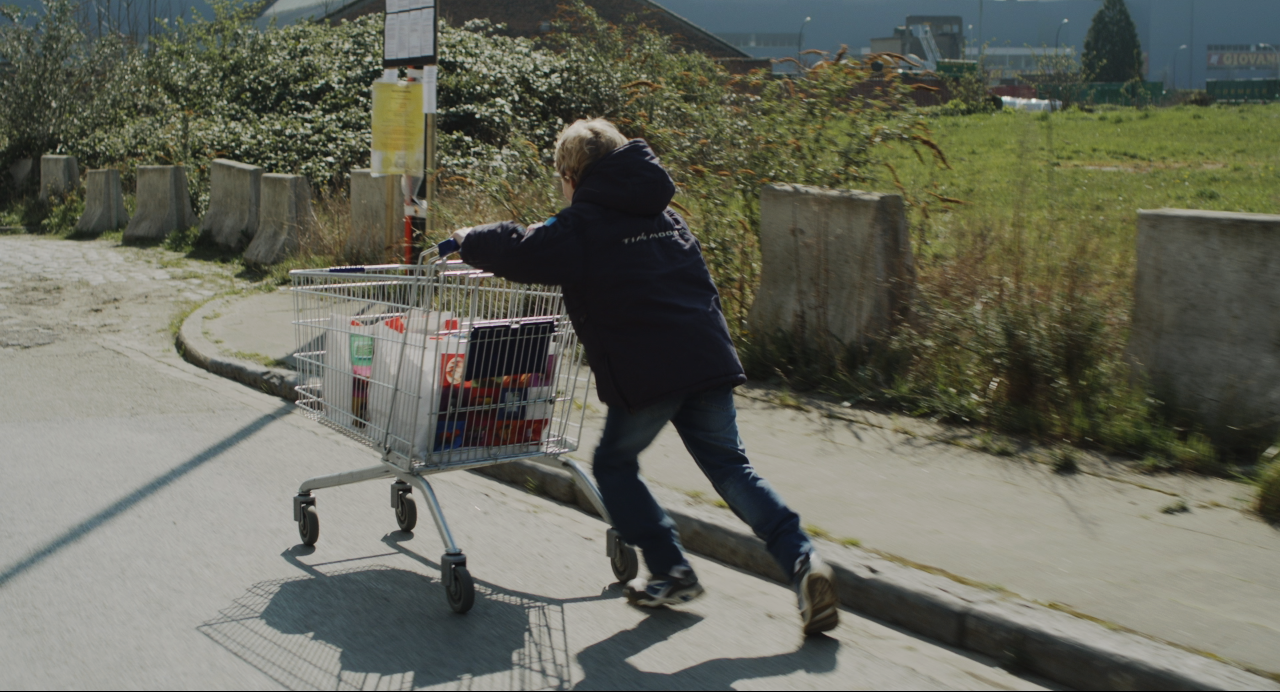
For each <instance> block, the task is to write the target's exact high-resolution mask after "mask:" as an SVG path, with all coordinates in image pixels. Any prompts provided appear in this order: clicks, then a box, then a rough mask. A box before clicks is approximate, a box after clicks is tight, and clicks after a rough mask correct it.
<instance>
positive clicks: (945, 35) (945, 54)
mask: <svg viewBox="0 0 1280 692" xmlns="http://www.w3.org/2000/svg"><path fill="white" fill-rule="evenodd" d="M922 25H923V26H928V27H929V29H930V31H931V32H932V33H933V40H934V42H935V43H937V44H938V52H939V53H940V54H941V57H942V59H943V60H961V59H963V58H962V57H961V56H963V55H964V48H965V46H964V19H963V18H961V17H959V16H952V15H948V16H929V15H912V16H910V17H907V23H906V24H904V25H902V26H899V27H896V28H895V29H894V30H893V35H892V36H887V37H885V38H873V39H871V52H872V53H897V54H898V55H920V56H923V55H924V54H925V48H924V45H923V44H922V43H921V40H920V38H919V37H918V36H916V35H914V34H913V33H912V32H911V27H913V26H922Z"/></svg>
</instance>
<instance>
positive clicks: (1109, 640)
mask: <svg viewBox="0 0 1280 692" xmlns="http://www.w3.org/2000/svg"><path fill="white" fill-rule="evenodd" d="M228 300H229V299H225V298H224V299H220V300H214V301H211V302H209V303H207V304H205V305H204V306H203V307H201V308H200V309H198V310H196V311H195V312H193V313H192V314H191V315H190V316H188V317H187V318H186V320H185V321H184V322H183V324H182V328H181V329H180V330H179V331H178V334H177V335H176V338H175V341H176V345H177V348H178V350H179V352H180V353H181V354H182V356H183V358H184V359H185V360H187V362H189V363H191V364H193V365H195V366H197V367H200V368H203V369H205V370H208V371H209V372H212V373H214V374H217V375H221V376H223V377H226V378H228V379H232V380H235V381H237V382H241V383H243V384H246V385H248V386H250V387H253V388H255V389H259V390H261V391H264V392H267V393H269V394H274V395H276V396H279V397H282V398H285V399H288V400H290V401H293V400H296V398H297V394H296V392H294V390H293V384H294V373H292V372H291V371H288V370H279V369H276V368H268V367H264V366H261V365H258V364H255V363H250V362H248V361H243V360H239V359H236V358H230V357H227V356H221V355H219V354H218V349H217V347H216V346H215V345H214V344H213V343H211V342H210V341H209V340H208V339H207V338H206V337H205V336H204V333H203V329H202V325H203V323H204V320H205V318H206V316H209V315H212V314H213V313H214V312H215V311H216V310H217V308H218V307H219V306H220V305H223V304H225V303H226V302H227V301H228ZM477 473H480V474H483V475H486V476H489V477H491V478H494V479H496V480H500V481H504V482H507V483H511V484H513V485H516V486H519V487H523V488H525V489H527V490H529V491H531V492H533V493H535V494H538V495H542V496H544V497H547V498H550V499H553V500H557V501H559V502H563V503H566V504H571V505H575V506H577V507H579V508H581V509H582V510H584V511H586V512H588V513H590V514H593V515H594V514H595V509H594V508H593V507H592V506H591V503H590V502H589V501H588V500H587V498H586V497H585V496H584V495H583V494H582V492H581V491H580V490H578V488H577V485H576V484H575V483H574V482H573V479H572V477H571V476H570V475H569V473H568V472H567V471H562V470H560V469H558V468H554V467H551V466H548V465H545V464H540V463H535V462H530V461H515V462H510V463H506V464H500V465H497V466H488V467H484V468H481V469H479V470H478V471H477ZM654 491H655V494H656V495H658V499H659V501H660V502H662V503H663V505H664V506H666V507H667V509H668V512H669V513H670V514H671V517H672V518H673V519H674V520H675V522H676V524H677V526H678V527H679V531H680V539H681V541H682V542H683V543H684V545H685V547H686V548H688V549H689V550H691V551H693V552H695V553H698V554H700V555H704V556H706V557H709V558H712V559H714V560H718V561H720V562H723V563H725V564H728V565H731V566H733V567H736V568H738V569H742V570H745V571H747V572H751V573H753V574H756V575H759V576H761V577H764V578H766V579H771V580H773V581H777V582H783V583H785V581H786V579H785V578H784V575H783V574H782V572H781V571H780V570H779V569H778V566H777V565H776V564H774V562H773V558H772V557H771V556H770V555H769V553H768V551H766V550H765V547H764V543H763V542H762V541H761V540H760V539H758V538H756V537H755V536H753V535H751V534H749V533H747V532H746V531H744V530H743V528H744V527H743V526H742V525H741V524H740V523H739V522H736V521H734V520H733V519H732V518H731V517H730V516H728V515H727V514H726V513H723V512H717V511H714V510H712V509H711V508H709V507H708V508H705V509H704V508H701V507H697V506H690V505H689V499H688V498H687V497H684V496H682V495H680V494H678V493H676V492H675V491H671V490H666V489H663V488H654ZM822 555H823V557H824V558H825V559H826V561H827V562H828V563H829V564H831V566H832V568H833V569H834V570H835V572H836V577H837V580H838V581H839V593H840V601H841V603H842V604H843V605H844V606H845V607H847V608H849V609H851V610H854V611H856V612H859V613H862V614H865V615H868V616H871V617H874V618H876V619H878V620H882V621H884V622H888V623H891V624H894V625H898V626H900V627H902V628H903V629H906V630H909V631H911V632H914V633H916V634H920V635H922V636H925V637H929V638H931V639H934V640H936V641H939V642H942V643H944V644H947V645H950V646H954V647H957V648H961V649H967V650H969V651H974V652H977V653H980V654H983V655H986V656H990V657H992V658H994V659H995V660H997V661H999V662H1000V663H1001V664H1002V665H1005V666H1007V667H1010V668H1016V669H1019V670H1024V671H1027V672H1029V673H1033V674H1036V675H1040V676H1043V677H1045V678H1048V679H1050V680H1053V681H1055V682H1058V683H1062V684H1064V685H1068V686H1070V687H1074V688H1079V689H1097V690H1280V683H1277V682H1276V681H1274V680H1271V679H1269V678H1266V677H1262V676H1259V675H1255V674H1253V673H1250V672H1248V671H1245V670H1242V669H1240V668H1237V667H1235V666H1233V665H1230V664H1227V663H1224V662H1221V661H1217V660H1214V659H1212V658H1208V657H1206V656H1201V655H1197V654H1195V653H1191V652H1188V651H1185V650H1183V649H1180V648H1178V647H1175V646H1171V645H1169V644H1165V643H1163V642H1160V641H1156V640H1153V639H1149V638H1147V637H1144V636H1141V635H1137V634H1133V633H1129V632H1124V631H1117V630H1114V629H1110V628H1108V627H1105V626H1103V625H1101V624H1098V623H1096V622H1092V621H1090V620H1086V619H1083V618H1078V617H1075V616H1072V615H1070V614H1067V613H1063V612H1060V611H1057V610H1053V609H1050V608H1046V607H1044V606H1041V605H1039V604H1037V603H1033V602H1031V601H1027V600H1025V599H1021V598H1017V597H1012V596H1005V595H1001V594H999V593H995V592H992V591H987V590H984V589H980V588H977V587H973V586H967V585H965V584H961V583H959V582H956V581H953V580H951V579H947V578H946V577H942V576H938V575H934V574H930V573H928V572H924V571H921V570H918V569H913V568H911V567H906V566H903V565H900V564H898V563H896V562H892V561H890V560H887V559H885V558H883V557H880V556H878V555H875V554H874V553H871V552H868V551H865V550H861V549H858V548H853V547H847V546H842V545H837V544H834V543H825V542H824V543H823V545H822Z"/></svg>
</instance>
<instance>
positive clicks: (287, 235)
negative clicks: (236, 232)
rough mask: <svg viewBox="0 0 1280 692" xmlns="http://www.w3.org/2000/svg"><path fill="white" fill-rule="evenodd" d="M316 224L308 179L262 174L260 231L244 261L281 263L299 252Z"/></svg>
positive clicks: (255, 234)
mask: <svg viewBox="0 0 1280 692" xmlns="http://www.w3.org/2000/svg"><path fill="white" fill-rule="evenodd" d="M314 224H315V215H314V214H313V213H312V211H311V183H309V182H307V179H306V177H305V176H301V175H280V174H278V173H267V174H265V175H263V176H262V198H261V202H260V206H259V208H258V230H257V232H255V233H254V235H253V241H252V242H250V243H249V247H247V248H245V251H244V259H245V261H246V262H248V263H250V264H257V265H267V264H275V263H276V262H279V261H280V260H282V259H284V258H286V257H288V256H289V255H292V254H293V253H295V252H297V251H298V248H299V246H300V242H301V237H302V234H303V233H305V232H306V231H307V230H309V229H310V228H312V227H313V225H314Z"/></svg>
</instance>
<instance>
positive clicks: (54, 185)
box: [40, 156, 80, 202]
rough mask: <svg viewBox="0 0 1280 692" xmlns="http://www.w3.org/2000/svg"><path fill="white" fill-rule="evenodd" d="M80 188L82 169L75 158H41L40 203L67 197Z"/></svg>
mask: <svg viewBox="0 0 1280 692" xmlns="http://www.w3.org/2000/svg"><path fill="white" fill-rule="evenodd" d="M78 187H80V167H79V166H77V165H76V157H74V156H41V157H40V201H41V202H44V201H47V200H48V199H49V196H50V195H65V194H66V193H68V192H72V191H74V190H75V189H76V188H78Z"/></svg>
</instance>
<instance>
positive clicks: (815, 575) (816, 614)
mask: <svg viewBox="0 0 1280 692" xmlns="http://www.w3.org/2000/svg"><path fill="white" fill-rule="evenodd" d="M795 574H796V591H797V592H798V593H799V596H800V623H801V626H803V627H804V633H805V636H808V635H810V634H817V633H819V632H827V631H830V630H833V629H835V628H836V625H839V624H840V609H839V605H840V603H839V600H838V599H837V598H836V579H835V572H833V571H832V570H831V567H830V566H829V565H827V564H826V563H825V562H823V561H822V559H821V558H819V557H818V556H817V555H816V554H814V553H810V554H809V555H805V556H803V557H801V558H800V559H799V560H797V561H796V571H795Z"/></svg>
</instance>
